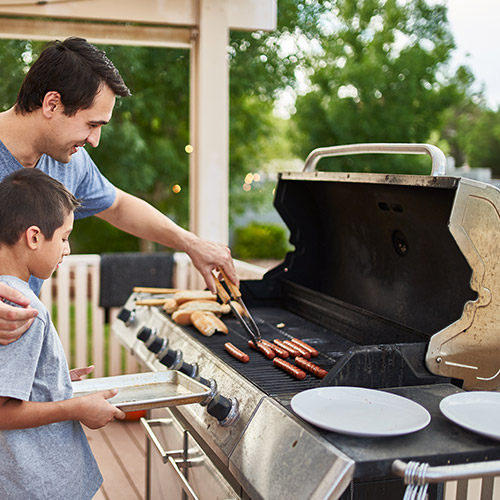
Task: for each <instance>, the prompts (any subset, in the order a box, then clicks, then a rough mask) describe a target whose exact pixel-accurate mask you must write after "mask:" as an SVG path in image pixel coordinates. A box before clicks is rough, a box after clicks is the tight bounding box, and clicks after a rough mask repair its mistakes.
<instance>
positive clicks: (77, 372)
mask: <svg viewBox="0 0 500 500" xmlns="http://www.w3.org/2000/svg"><path fill="white" fill-rule="evenodd" d="M94 368H95V367H94V365H90V366H87V367H86V368H73V370H70V371H69V376H70V377H71V382H76V381H77V380H82V377H84V376H85V375H89V374H90V373H92V372H93V371H94Z"/></svg>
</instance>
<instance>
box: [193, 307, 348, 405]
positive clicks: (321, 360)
mask: <svg viewBox="0 0 500 500" xmlns="http://www.w3.org/2000/svg"><path fill="white" fill-rule="evenodd" d="M252 315H253V317H254V319H255V322H256V323H257V325H258V327H259V329H260V332H261V334H262V338H264V339H266V340H269V341H272V340H273V339H276V338H279V339H281V340H286V339H291V338H293V337H297V338H300V339H301V340H304V341H305V342H307V343H308V344H310V345H311V346H313V347H315V348H316V349H317V350H318V351H319V353H320V354H319V356H318V357H317V358H314V359H312V361H313V362H314V363H316V364H317V365H319V366H321V367H322V368H324V369H325V370H328V371H329V370H330V369H331V368H332V366H333V365H334V364H335V362H336V360H337V359H338V358H339V357H340V356H342V355H343V354H344V352H343V350H344V349H348V348H349V347H350V346H352V345H353V343H352V342H350V341H347V340H346V339H344V338H343V337H341V336H340V335H336V334H334V333H332V331H331V330H327V329H326V328H323V327H321V326H319V325H317V324H315V323H312V322H310V321H308V320H305V319H304V318H301V317H299V316H297V315H295V314H293V313H292V312H290V311H285V310H283V309H280V308H253V309H252ZM224 322H225V323H226V325H227V327H228V330H229V333H228V335H221V334H215V335H213V336H212V337H204V336H203V335H201V334H200V333H199V332H198V331H197V330H196V329H195V328H194V327H186V329H185V330H186V331H187V332H188V333H189V334H190V335H191V336H192V337H194V338H195V339H196V340H197V341H198V342H200V343H201V344H203V345H204V346H205V347H206V348H207V349H209V350H210V351H211V352H212V353H213V354H215V355H216V356H218V357H219V358H220V359H222V360H223V361H224V362H226V363H227V364H228V365H230V366H231V367H232V368H234V369H235V370H236V371H237V372H238V373H240V374H241V375H242V376H244V377H245V378H246V379H247V380H249V381H250V382H252V383H253V384H254V385H256V386H257V387H258V388H259V389H260V390H262V391H263V392H265V393H266V394H268V395H269V396H272V397H279V396H283V395H285V394H290V393H297V392H300V391H303V390H306V389H311V388H314V387H318V386H319V384H320V382H321V379H319V378H317V377H315V376H314V375H312V374H309V373H308V374H307V376H306V378H305V379H304V380H297V379H295V378H294V377H293V376H292V375H289V374H288V373H286V372H284V371H283V370H281V369H280V368H277V367H276V366H274V365H273V363H272V361H271V360H269V359H267V358H266V357H265V356H264V355H263V354H261V353H260V352H257V351H255V350H253V349H251V348H250V347H249V346H248V344H247V342H248V339H249V338H248V335H247V334H246V332H245V331H244V330H243V327H242V326H241V325H240V324H239V322H238V321H237V320H236V319H235V318H233V317H231V316H229V317H225V318H224ZM280 323H282V324H284V326H283V328H280V327H278V326H277V325H279V324H280ZM226 342H231V343H232V344H234V345H235V346H236V347H238V348H239V349H241V350H242V351H243V352H246V353H247V354H248V355H249V356H250V361H249V362H248V363H241V362H239V361H238V360H236V359H235V358H233V357H232V356H231V355H230V354H228V353H227V352H226V350H225V349H224V344H225V343H226ZM289 361H291V360H289ZM292 363H293V361H292ZM214 375H215V374H212V375H211V374H204V376H214Z"/></svg>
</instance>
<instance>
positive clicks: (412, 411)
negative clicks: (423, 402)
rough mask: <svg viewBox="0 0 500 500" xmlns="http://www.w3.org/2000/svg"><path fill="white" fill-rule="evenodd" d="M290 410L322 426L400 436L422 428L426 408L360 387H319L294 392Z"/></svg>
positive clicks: (426, 419) (359, 433)
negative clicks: (297, 392)
mask: <svg viewBox="0 0 500 500" xmlns="http://www.w3.org/2000/svg"><path fill="white" fill-rule="evenodd" d="M291 405H292V410H293V411H294V412H295V413H296V414H297V415H298V416H299V417H302V418H303V419H304V420H306V421H307V422H310V423H311V424H314V425H317V426H318V427H321V428H322V429H326V430H329V431H335V432H340V433H342V434H350V435H352V436H369V437H377V436H399V435H401V434H409V433H411V432H415V431H418V430H420V429H423V428H424V427H425V426H426V425H427V424H428V423H429V422H430V421H431V416H430V415H429V412H428V411H427V410H426V409H425V408H423V407H422V406H420V405H419V404H418V403H415V402H414V401H412V400H410V399H407V398H404V397H402V396H398V395H396V394H391V393H389V392H384V391H377V390H375V389H364V388H362V387H318V388H316V389H309V390H307V391H304V392H300V393H299V394H296V395H295V396H294V397H293V398H292V401H291Z"/></svg>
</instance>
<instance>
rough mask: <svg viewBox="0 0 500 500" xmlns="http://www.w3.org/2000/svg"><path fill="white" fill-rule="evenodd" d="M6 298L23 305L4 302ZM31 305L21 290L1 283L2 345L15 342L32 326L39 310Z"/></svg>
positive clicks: (0, 340)
mask: <svg viewBox="0 0 500 500" xmlns="http://www.w3.org/2000/svg"><path fill="white" fill-rule="evenodd" d="M4 300H9V301H10V302H14V303H15V304H18V305H20V306H22V307H15V306H11V305H8V304H4V302H3V301H4ZM29 305H30V303H29V300H28V299H27V298H26V297H24V296H23V295H22V294H21V293H20V292H18V291H17V290H14V289H13V288H11V287H9V286H7V285H6V284H5V283H0V345H7V344H10V343H11V342H14V340H17V339H18V338H19V337H20V336H21V335H22V334H23V333H24V332H25V331H26V330H27V329H28V328H29V327H30V326H31V324H32V323H33V320H34V318H35V317H36V316H37V315H38V311H37V310H36V309H33V308H31V307H29Z"/></svg>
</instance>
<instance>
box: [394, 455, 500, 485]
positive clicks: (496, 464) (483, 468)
mask: <svg viewBox="0 0 500 500" xmlns="http://www.w3.org/2000/svg"><path fill="white" fill-rule="evenodd" d="M413 464H415V462H409V463H405V462H403V461H401V460H394V462H393V463H392V472H393V473H394V474H395V475H396V476H399V477H403V478H405V482H406V483H407V484H409V483H411V482H412V481H413V480H415V479H416V478H415V477H410V476H412V474H411V470H412V469H411V468H412V465H413ZM418 465H420V464H418ZM418 470H419V469H418V467H417V468H415V467H414V468H413V471H414V473H415V474H416V473H417V472H418ZM409 472H410V473H409ZM491 476H500V460H496V461H491V462H476V463H469V464H459V465H443V466H440V467H427V468H426V469H425V472H424V473H423V477H421V478H420V479H421V480H422V481H424V482H426V483H444V482H446V481H458V480H461V479H477V478H483V477H491Z"/></svg>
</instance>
